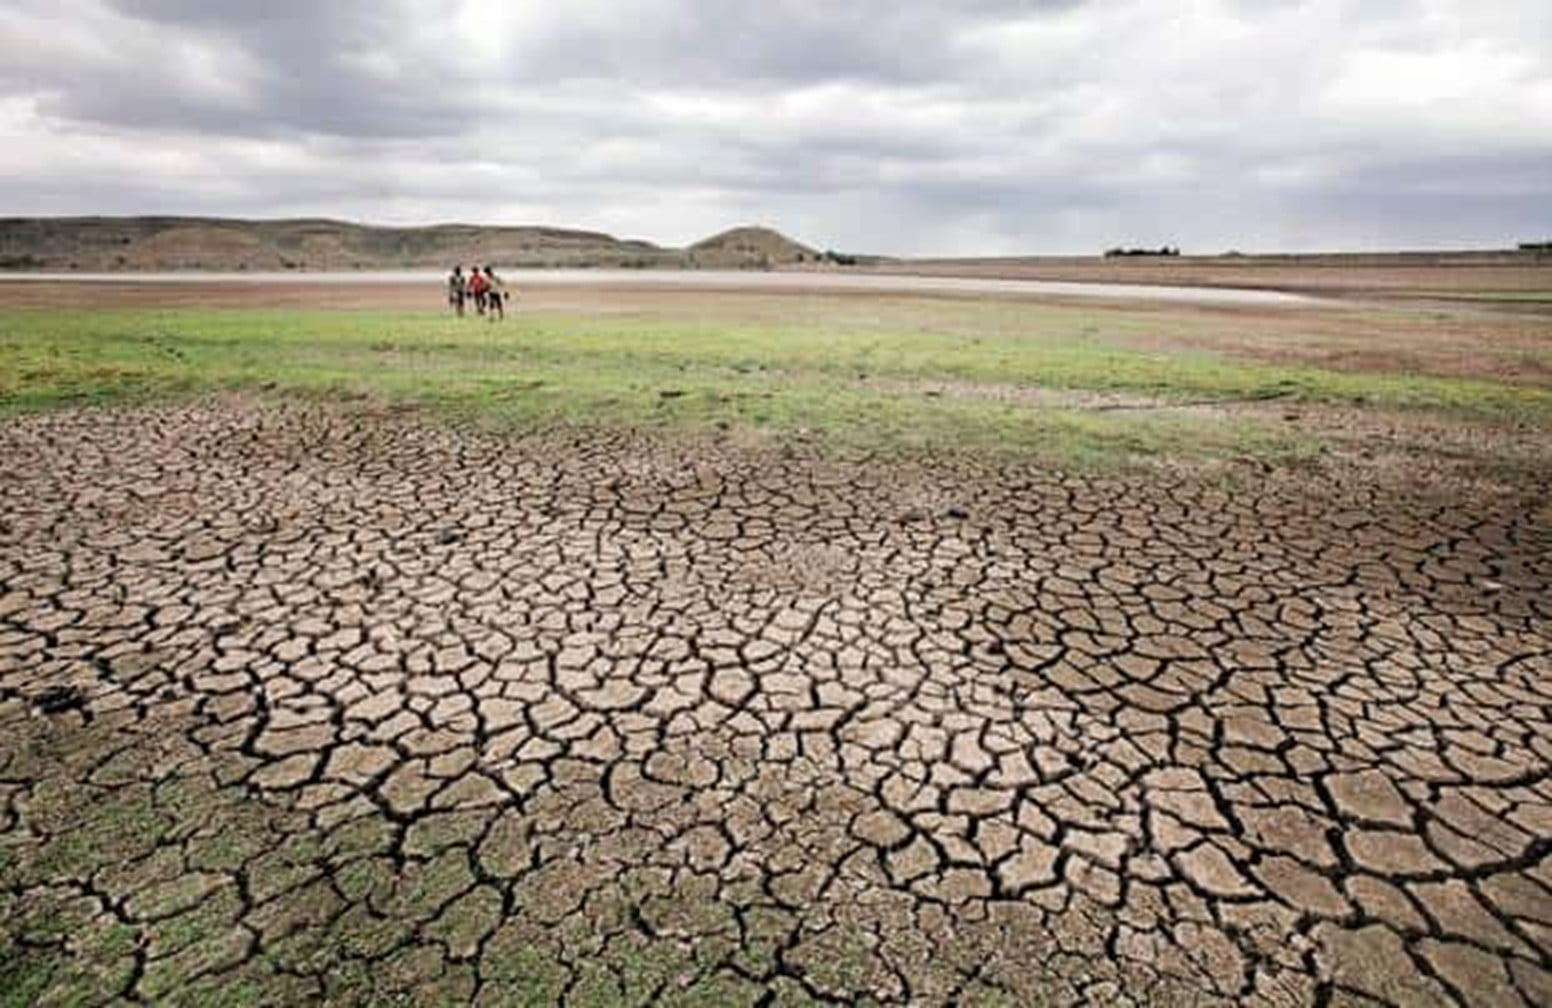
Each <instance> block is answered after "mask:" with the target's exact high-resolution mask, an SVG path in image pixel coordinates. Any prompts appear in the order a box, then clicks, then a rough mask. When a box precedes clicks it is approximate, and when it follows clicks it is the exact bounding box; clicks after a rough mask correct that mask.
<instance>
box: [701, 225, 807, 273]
mask: <svg viewBox="0 0 1552 1008" xmlns="http://www.w3.org/2000/svg"><path fill="white" fill-rule="evenodd" d="M689 253H690V258H691V259H692V260H693V261H694V263H695V264H696V265H697V266H712V267H724V268H727V267H734V268H746V269H747V268H750V267H766V266H780V265H784V264H786V263H798V262H810V261H816V260H818V259H819V253H818V252H816V251H815V250H814V249H811V248H809V247H808V246H807V245H800V244H798V243H797V242H795V241H793V240H792V239H791V238H788V237H787V236H786V235H784V234H782V233H781V232H779V231H774V230H772V229H771V228H767V227H736V228H733V229H731V230H728V231H723V232H722V233H721V234H716V235H712V236H711V237H710V238H705V239H702V240H701V241H698V242H696V243H695V244H694V245H691V246H690V248H689Z"/></svg>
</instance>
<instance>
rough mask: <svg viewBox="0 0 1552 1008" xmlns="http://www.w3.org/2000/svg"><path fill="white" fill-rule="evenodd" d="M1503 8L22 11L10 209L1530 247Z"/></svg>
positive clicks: (1544, 207)
mask: <svg viewBox="0 0 1552 1008" xmlns="http://www.w3.org/2000/svg"><path fill="white" fill-rule="evenodd" d="M1549 53H1552V5H1548V4H1544V3H1539V2H1533V0H1522V2H1503V3H1498V4H1491V5H1488V4H1480V3H1477V4H1467V3H1464V2H1450V0H1435V2H1431V3H1423V2H1420V0H1373V2H1363V3H1358V2H1356V0H1216V2H1213V0H1206V2H1203V3H1199V4H1194V5H1190V6H1184V5H1180V4H1176V3H1173V2H1169V0H1106V2H1104V3H1097V2H1091V3H1082V2H1076V0H1074V2H1050V3H1030V2H1000V0H961V2H950V0H939V2H922V3H900V2H898V0H895V2H890V3H885V2H879V0H862V2H853V3H847V4H835V3H822V2H819V0H770V2H766V3H761V4H752V3H751V4H742V3H726V4H721V3H719V4H706V3H698V2H693V0H638V2H622V0H608V2H605V0H571V2H568V3H567V4H565V5H548V4H544V5H541V4H505V3H497V2H493V0H484V2H478V3H474V2H462V0H443V2H441V3H435V4H433V3H426V2H421V0H388V2H366V0H360V2H344V0H341V2H337V3H324V4H320V3H316V2H301V0H270V2H266V3H263V4H259V3H249V2H246V0H232V2H212V0H205V2H194V0H114V2H109V0H50V2H46V3H45V2H42V0H14V2H13V3H11V4H9V5H7V6H6V7H5V8H4V9H0V196H3V197H4V204H5V205H4V206H0V212H4V213H42V212H150V211H186V212H205V213H240V214H247V215H279V214H292V213H323V214H330V215H336V216H348V217H353V218H358V219H367V220H378V221H387V220H393V221H427V220H444V219H478V220H500V221H505V222H514V223H516V222H546V223H560V224H573V225H578V226H589V227H600V228H603V229H606V230H614V231H618V232H624V233H630V234H636V235H644V236H647V237H651V238H655V239H658V240H661V241H668V242H681V241H688V240H693V239H694V238H697V237H699V236H701V235H702V234H704V233H707V232H709V231H712V230H716V229H719V228H721V227H723V226H726V225H728V224H732V223H736V222H740V221H744V220H764V221H769V222H771V223H774V224H776V225H778V226H781V227H783V228H786V229H788V230H791V231H793V232H795V233H797V234H798V235H799V236H800V237H803V238H805V239H807V240H810V241H815V242H818V243H820V244H826V245H834V246H839V247H850V248H871V249H878V250H881V251H896V252H922V253H929V252H957V253H974V252H985V253H995V252H1013V251H1066V250H1079V251H1083V250H1094V249H1097V248H1101V247H1103V246H1104V245H1106V244H1111V243H1115V242H1126V243H1131V242H1148V243H1158V242H1166V241H1167V242H1170V243H1175V244H1183V245H1188V246H1192V247H1197V248H1201V249H1203V250H1207V251H1211V250H1215V249H1218V248H1223V247H1229V246H1236V247H1242V248H1268V247H1305V248H1308V247H1324V246H1334V245H1344V244H1346V245H1353V244H1359V245H1363V246H1366V247H1374V246H1385V245H1416V244H1470V243H1479V244H1480V243H1486V244H1502V243H1504V242H1507V241H1511V240H1513V239H1515V238H1518V237H1524V236H1526V235H1532V236H1534V235H1540V234H1541V233H1542V232H1552V219H1549V214H1552V182H1549V181H1548V180H1549V178H1552V172H1549V171H1548V170H1547V168H1548V167H1549V162H1552V135H1549V134H1548V131H1547V130H1546V129H1545V128H1544V125H1538V124H1544V123H1545V122H1548V121H1552V57H1549Z"/></svg>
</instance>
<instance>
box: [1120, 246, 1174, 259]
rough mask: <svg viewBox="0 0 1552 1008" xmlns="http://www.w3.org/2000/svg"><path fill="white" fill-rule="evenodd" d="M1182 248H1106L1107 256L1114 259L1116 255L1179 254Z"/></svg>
mask: <svg viewBox="0 0 1552 1008" xmlns="http://www.w3.org/2000/svg"><path fill="white" fill-rule="evenodd" d="M1179 254H1180V249H1178V248H1170V247H1169V246H1168V245H1164V246H1162V247H1160V248H1156V249H1151V248H1113V249H1105V258H1107V259H1113V258H1115V257H1116V256H1177V255H1179Z"/></svg>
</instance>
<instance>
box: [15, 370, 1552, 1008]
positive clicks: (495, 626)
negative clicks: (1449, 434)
mask: <svg viewBox="0 0 1552 1008" xmlns="http://www.w3.org/2000/svg"><path fill="white" fill-rule="evenodd" d="M0 457H4V458H5V459H6V460H7V465H6V466H5V467H4V469H3V470H0V521H3V525H0V830H3V834H0V986H3V987H5V988H6V989H7V990H9V991H11V992H13V996H15V995H16V994H17V993H20V995H21V996H22V997H23V998H24V999H30V1000H34V1001H37V1002H40V1003H49V1002H65V1001H72V1000H73V999H78V1000H80V1001H83V1002H87V1003H90V1002H94V1001H104V1002H106V1001H119V1000H132V1001H147V1002H156V1003H178V1002H188V1003H203V1004H208V1003H223V1002H233V1003H241V1002H245V1001H247V1002H255V1003H258V1002H262V1003H302V1002H309V1001H318V1000H330V1001H332V1002H334V1003H379V1002H381V1001H383V1000H387V999H391V998H399V997H403V998H405V999H407V1000H409V1001H425V1002H427V1003H441V1002H453V1003H462V1002H464V1001H474V1002H476V1003H480V1004H504V1003H549V1002H554V1001H559V1000H564V1001H568V1002H571V1003H596V1004H612V1003H626V1002H636V1003H646V1002H663V1003H673V1002H675V1001H678V1002H681V1003H701V1004H738V1003H749V1004H755V1003H763V1004H787V1003H811V1002H838V1003H857V1002H866V1001H869V1000H872V1001H878V1002H885V1003H902V1002H903V1003H921V1004H935V1003H945V1002H957V1003H962V1004H999V1003H1001V1004H1019V1005H1025V1004H1063V1003H1077V1002H1080V1001H1084V1000H1087V1001H1089V1002H1091V1003H1105V1004H1128V1003H1131V1004H1213V1003H1225V1004H1228V1003H1250V1004H1264V1005H1297V1004H1375V1003H1379V1004H1391V1005H1409V1006H1410V1005H1423V1004H1483V1005H1519V1004H1531V1005H1534V1004H1548V1003H1552V630H1549V627H1552V529H1549V522H1548V512H1547V508H1546V503H1545V501H1546V499H1547V498H1546V491H1547V487H1546V486H1528V487H1527V486H1521V487H1504V486H1497V487H1494V486H1489V485H1485V484H1484V485H1481V486H1472V485H1470V484H1463V483H1457V482H1454V481H1434V480H1431V479H1430V474H1428V473H1416V472H1413V473H1409V474H1408V475H1407V477H1406V478H1407V479H1408V480H1410V482H1402V481H1401V478H1400V477H1397V476H1395V475H1394V470H1393V469H1388V470H1384V472H1387V473H1390V475H1383V474H1381V473H1379V472H1378V470H1377V472H1376V474H1375V475H1374V476H1373V478H1367V477H1366V476H1365V473H1364V472H1363V471H1361V470H1343V471H1340V472H1336V471H1330V472H1326V471H1322V470H1318V469H1315V470H1304V471H1298V472H1283V471H1272V472H1269V473H1262V472H1259V471H1257V472H1256V473H1255V475H1254V479H1252V480H1243V481H1241V483H1240V484H1239V485H1238V486H1237V487H1236V486H1229V485H1226V484H1224V483H1223V482H1222V481H1221V480H1219V481H1214V480H1208V479H1205V478H1202V477H1200V476H1191V475H1185V474H1178V473H1177V474H1171V473H1168V472H1164V471H1160V472H1158V473H1156V474H1153V475H1143V476H1129V477H1120V476H1088V475H1084V476H1079V475H1062V474H1057V473H1053V472H1050V471H1047V470H1041V469H1038V468H1035V467H1033V466H1031V467H1027V468H1021V467H1019V466H1008V465H999V466H996V467H992V466H990V465H984V466H983V465H978V464H977V463H974V462H973V461H968V460H960V461H955V462H941V463H931V464H929V463H926V462H921V463H907V462H900V461H896V462H889V463H886V462H883V461H878V460H867V459H857V460H844V459H838V458H834V457H828V458H826V457H820V456H817V455H811V454H807V453H805V452H804V451H802V450H799V451H789V450H783V449H782V448H781V447H780V446H776V445H750V444H743V445H740V444H733V443H720V444H719V443H716V442H714V441H711V440H702V441H696V442H691V441H688V440H679V441H674V442H668V441H663V440H652V439H647V438H635V437H631V436H626V435H619V436H614V437H599V436H587V437H584V436H582V435H576V436H569V435H564V434H551V435H545V436H533V437H528V438H499V437H495V436H490V435H483V434H479V433H475V432H471V431H459V430H454V429H448V428H437V427H430V426H420V425H417V424H415V423H413V422H410V421H409V420H405V419H393V418H388V417H371V416H363V415H359V414H348V413H344V412H339V411H334V410H330V409H325V408H321V407H308V406H301V405H277V404H256V403H252V402H245V401H235V400H213V401H209V402H205V403H201V404H196V405H192V406H181V407H160V408H150V409H138V410H119V411H113V412H74V413H55V414H50V415H41V416H33V417H26V418H13V419H9V420H7V421H6V422H5V424H4V426H3V427H0Z"/></svg>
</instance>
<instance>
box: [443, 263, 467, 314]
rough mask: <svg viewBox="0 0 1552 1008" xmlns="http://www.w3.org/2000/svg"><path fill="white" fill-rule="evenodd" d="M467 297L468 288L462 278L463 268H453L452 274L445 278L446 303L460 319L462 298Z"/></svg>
mask: <svg viewBox="0 0 1552 1008" xmlns="http://www.w3.org/2000/svg"><path fill="white" fill-rule="evenodd" d="M467 296H468V287H467V286H466V281H465V280H464V276H463V267H462V266H454V267H453V272H452V273H450V274H448V277H447V303H448V304H449V305H451V306H452V309H453V311H454V312H455V313H456V314H457V315H459V316H460V317H461V316H462V315H463V302H464V298H465V297H467Z"/></svg>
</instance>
